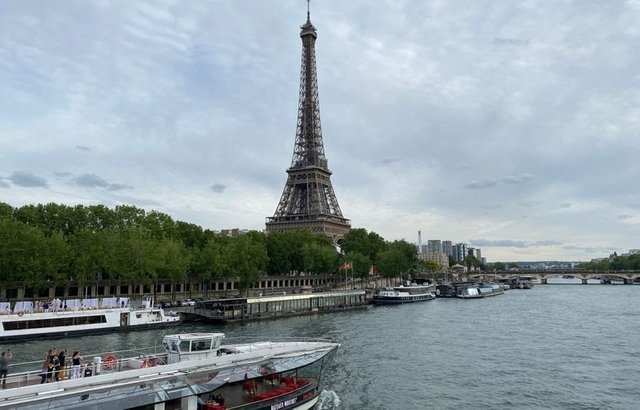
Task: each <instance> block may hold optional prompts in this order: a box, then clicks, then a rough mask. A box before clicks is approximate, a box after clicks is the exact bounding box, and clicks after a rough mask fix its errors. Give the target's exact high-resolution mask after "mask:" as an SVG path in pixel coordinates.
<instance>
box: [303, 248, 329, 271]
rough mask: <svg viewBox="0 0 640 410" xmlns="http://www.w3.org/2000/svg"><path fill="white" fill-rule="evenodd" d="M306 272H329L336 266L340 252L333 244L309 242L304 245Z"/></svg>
mask: <svg viewBox="0 0 640 410" xmlns="http://www.w3.org/2000/svg"><path fill="white" fill-rule="evenodd" d="M302 254H303V257H304V266H305V269H304V270H305V272H309V273H312V274H315V275H320V274H327V273H329V272H331V271H333V269H334V268H335V266H336V261H337V258H338V253H337V252H336V250H335V248H334V247H333V246H326V245H321V244H318V243H313V242H312V243H308V244H305V245H304V246H303V247H302Z"/></svg>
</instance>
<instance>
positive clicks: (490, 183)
mask: <svg viewBox="0 0 640 410" xmlns="http://www.w3.org/2000/svg"><path fill="white" fill-rule="evenodd" d="M532 179H533V175H531V174H520V175H509V176H506V177H502V178H500V179H499V180H498V179H494V178H486V179H483V180H479V181H472V182H469V183H467V184H465V185H464V188H466V189H484V188H494V187H496V186H498V184H499V183H503V184H523V183H525V182H528V181H531V180H532Z"/></svg>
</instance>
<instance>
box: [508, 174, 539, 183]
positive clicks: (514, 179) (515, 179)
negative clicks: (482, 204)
mask: <svg viewBox="0 0 640 410" xmlns="http://www.w3.org/2000/svg"><path fill="white" fill-rule="evenodd" d="M532 179H533V175H531V174H520V175H515V176H507V177H504V178H502V180H501V181H502V182H504V183H505V184H522V183H525V182H528V181H531V180H532Z"/></svg>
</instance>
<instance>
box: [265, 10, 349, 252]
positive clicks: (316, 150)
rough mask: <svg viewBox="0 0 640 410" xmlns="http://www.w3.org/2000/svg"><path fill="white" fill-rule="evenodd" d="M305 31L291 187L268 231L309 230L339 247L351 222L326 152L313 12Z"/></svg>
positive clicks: (303, 29)
mask: <svg viewBox="0 0 640 410" xmlns="http://www.w3.org/2000/svg"><path fill="white" fill-rule="evenodd" d="M300 29H301V31H300V38H301V39H302V65H301V69H300V97H299V103H298V124H297V127H296V141H295V145H294V149H293V158H292V159H291V166H290V167H289V169H288V170H287V174H288V177H287V182H286V184H285V186H284V191H283V192H282V197H281V198H280V202H279V203H278V207H277V208H276V212H275V213H274V215H273V217H271V218H267V224H266V225H267V231H269V232H273V231H285V230H290V229H300V228H308V229H310V230H311V231H312V232H316V233H319V234H324V235H327V236H329V237H331V238H332V239H333V241H334V243H337V242H338V241H339V240H340V239H341V238H343V237H344V235H345V234H346V233H347V232H348V231H349V229H350V228H351V223H350V221H349V220H348V219H346V218H344V217H343V216H342V211H341V210H340V206H339V205H338V200H337V199H336V194H335V192H334V191H333V186H332V185H331V171H329V168H328V165H327V158H326V156H325V153H324V143H323V141H322V127H321V126H320V101H319V98H318V78H317V73H316V52H315V43H316V39H317V37H318V35H317V32H316V28H315V27H314V26H313V24H311V20H310V16H309V12H308V11H307V22H306V23H305V24H304V25H303V26H302V27H300Z"/></svg>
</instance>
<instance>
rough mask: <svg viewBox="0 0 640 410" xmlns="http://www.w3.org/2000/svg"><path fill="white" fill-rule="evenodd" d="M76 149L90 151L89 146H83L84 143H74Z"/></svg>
mask: <svg viewBox="0 0 640 410" xmlns="http://www.w3.org/2000/svg"><path fill="white" fill-rule="evenodd" d="M76 149H77V150H79V151H91V148H89V147H85V146H84V145H76Z"/></svg>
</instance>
